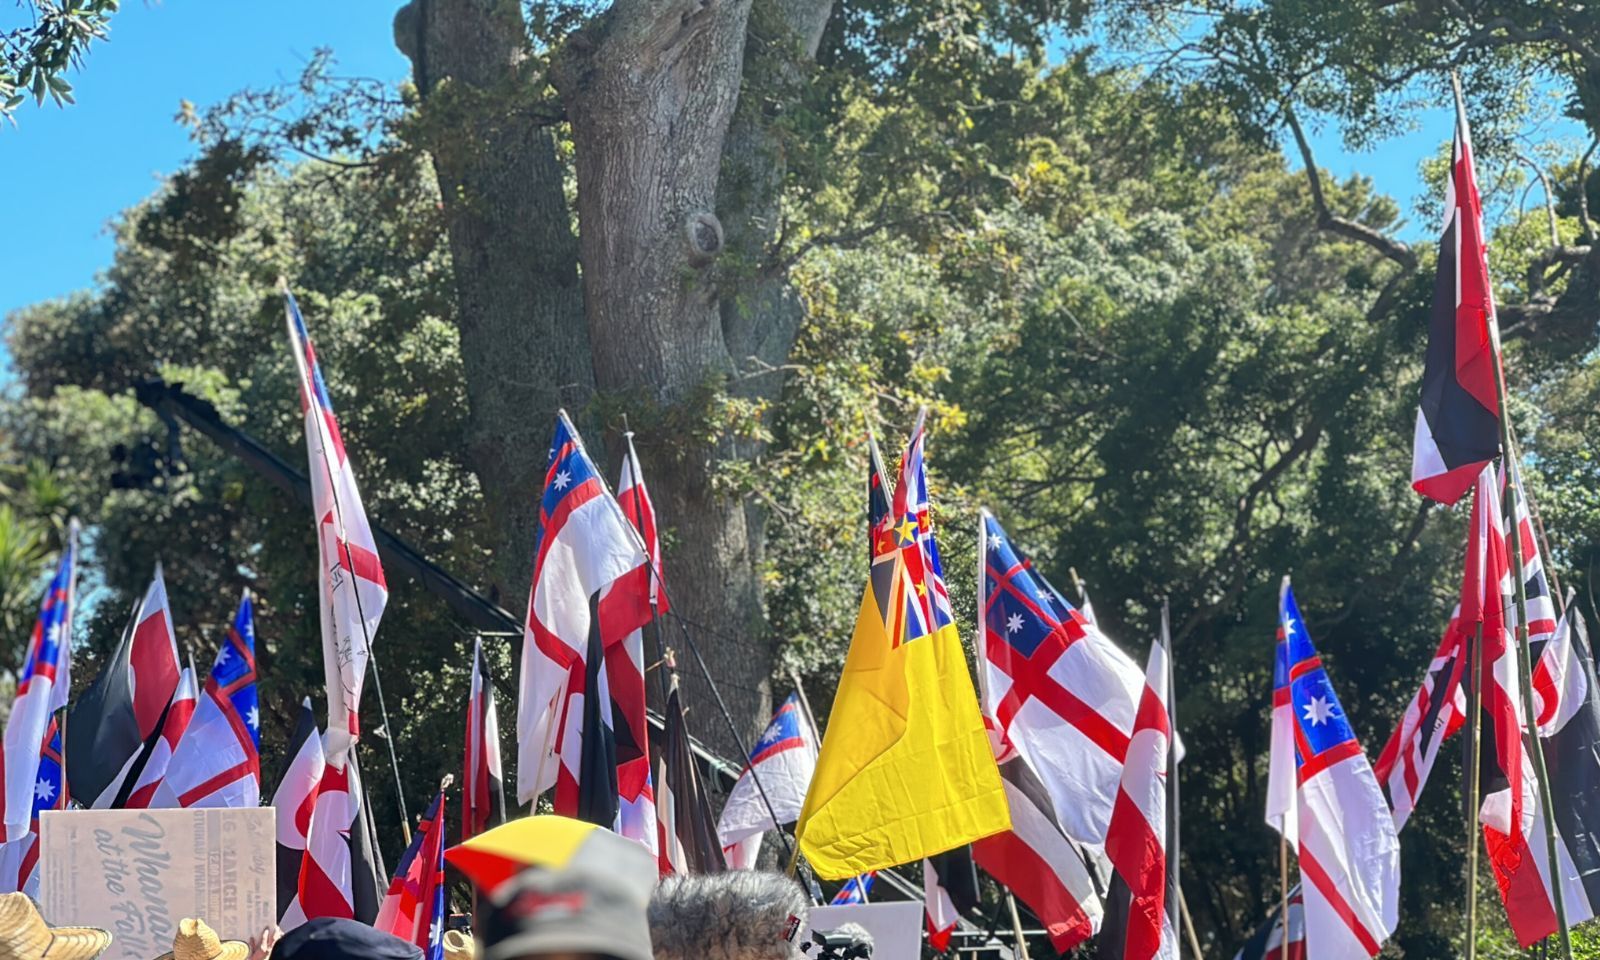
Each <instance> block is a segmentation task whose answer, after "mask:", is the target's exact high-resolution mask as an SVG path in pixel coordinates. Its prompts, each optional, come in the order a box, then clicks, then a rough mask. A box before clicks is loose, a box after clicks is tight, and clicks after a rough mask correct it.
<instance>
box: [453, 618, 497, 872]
mask: <svg viewBox="0 0 1600 960" xmlns="http://www.w3.org/2000/svg"><path fill="white" fill-rule="evenodd" d="M501 770H502V768H501V766H500V719H499V716H498V714H497V713H496V712H495V707H494V684H493V683H491V682H490V678H489V670H488V666H487V665H486V664H485V663H484V662H483V638H482V637H478V638H476V639H474V640H473V642H472V688H471V693H469V694H468V696H467V745H466V757H465V761H464V763H463V769H462V771H461V774H462V776H461V841H462V842H464V841H466V840H469V839H471V838H472V837H475V836H477V835H478V834H480V833H482V832H483V831H485V830H487V829H488V828H489V822H490V820H497V821H498V822H500V823H504V822H505V819H506V793H505V776H504V774H503V773H502V772H501Z"/></svg>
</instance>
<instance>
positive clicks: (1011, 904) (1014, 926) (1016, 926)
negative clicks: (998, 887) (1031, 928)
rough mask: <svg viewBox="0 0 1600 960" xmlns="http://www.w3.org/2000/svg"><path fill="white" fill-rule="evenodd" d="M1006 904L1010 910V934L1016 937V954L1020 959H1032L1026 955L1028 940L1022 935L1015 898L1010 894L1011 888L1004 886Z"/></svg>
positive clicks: (1020, 918) (1020, 917)
mask: <svg viewBox="0 0 1600 960" xmlns="http://www.w3.org/2000/svg"><path fill="white" fill-rule="evenodd" d="M1006 906H1007V907H1008V908H1009V909H1010V910H1011V935H1012V936H1014V937H1016V938H1017V954H1018V956H1020V957H1022V960H1032V958H1030V957H1029V956H1028V940H1027V938H1026V937H1024V936H1023V935H1022V916H1021V915H1020V914H1019V913H1017V898H1016V897H1014V896H1012V895H1011V889H1010V888H1009V887H1008V888H1006Z"/></svg>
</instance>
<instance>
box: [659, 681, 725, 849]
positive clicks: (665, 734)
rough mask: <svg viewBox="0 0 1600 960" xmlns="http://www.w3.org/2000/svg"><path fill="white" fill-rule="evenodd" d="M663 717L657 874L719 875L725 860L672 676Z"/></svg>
mask: <svg viewBox="0 0 1600 960" xmlns="http://www.w3.org/2000/svg"><path fill="white" fill-rule="evenodd" d="M663 714H664V715H663V721H664V724H663V725H664V728H665V729H664V730H663V731H662V734H661V752H660V758H661V759H660V761H659V763H658V764H657V767H656V769H657V770H658V771H659V772H660V774H661V775H660V776H659V777H658V778H657V783H658V785H659V787H660V790H661V792H660V793H659V794H658V795H657V797H656V810H657V811H658V813H659V814H660V830H661V839H660V849H661V853H660V866H661V875H662V876H666V875H668V874H672V873H680V874H684V873H721V872H723V871H724V870H726V869H727V862H726V861H725V860H724V859H723V857H722V843H721V841H719V840H718V839H717V825H716V821H715V820H714V819H713V818H712V816H711V803H710V801H709V800H707V798H706V791H705V785H704V784H703V783H701V781H700V771H699V768H698V767H697V766H696V765H695V759H694V752H693V751H692V750H691V749H690V746H689V728H688V726H687V725H686V724H685V723H684V722H683V704H682V701H681V699H680V694H679V692H678V678H677V676H676V675H674V676H673V678H672V688H671V692H669V693H668V694H667V708H666V710H665V711H664V712H663Z"/></svg>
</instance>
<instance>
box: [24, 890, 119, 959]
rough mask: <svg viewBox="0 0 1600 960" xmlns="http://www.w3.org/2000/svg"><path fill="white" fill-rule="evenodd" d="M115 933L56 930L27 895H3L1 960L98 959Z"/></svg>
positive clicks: (89, 930) (88, 929)
mask: <svg viewBox="0 0 1600 960" xmlns="http://www.w3.org/2000/svg"><path fill="white" fill-rule="evenodd" d="M109 946H111V934H109V933H107V932H106V931H104V930H100V929H97V928H94V927H52V926H50V925H49V924H48V923H45V922H44V918H43V917H41V916H40V915H39V908H38V907H37V906H35V905H34V902H33V900H32V899H31V898H29V897H28V895H27V894H25V893H7V894H3V895H0V960H46V958H48V960H95V958H96V957H98V956H100V954H102V953H104V952H105V949H106V947H109Z"/></svg>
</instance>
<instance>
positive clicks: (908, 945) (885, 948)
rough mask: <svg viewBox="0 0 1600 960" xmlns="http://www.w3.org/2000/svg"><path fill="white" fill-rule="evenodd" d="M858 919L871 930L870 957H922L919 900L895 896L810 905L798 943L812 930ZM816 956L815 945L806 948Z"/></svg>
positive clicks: (909, 959)
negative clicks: (883, 899)
mask: <svg viewBox="0 0 1600 960" xmlns="http://www.w3.org/2000/svg"><path fill="white" fill-rule="evenodd" d="M846 923H859V924H861V925H862V926H863V927H866V928H867V932H868V933H870V934H872V960H920V958H921V957H922V903H921V902H920V901H917V900H896V901H893V902H885V903H852V904H847V905H843V906H837V907H812V908H811V915H810V916H809V917H808V918H807V926H809V927H810V929H808V930H806V931H804V932H803V933H802V934H801V937H802V938H803V939H802V940H800V942H801V943H802V944H805V943H810V942H811V931H812V930H832V929H834V928H835V927H838V926H840V925H841V924H846ZM806 955H807V956H812V957H814V956H816V955H817V948H816V947H812V948H811V949H810V950H808V951H806Z"/></svg>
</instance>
